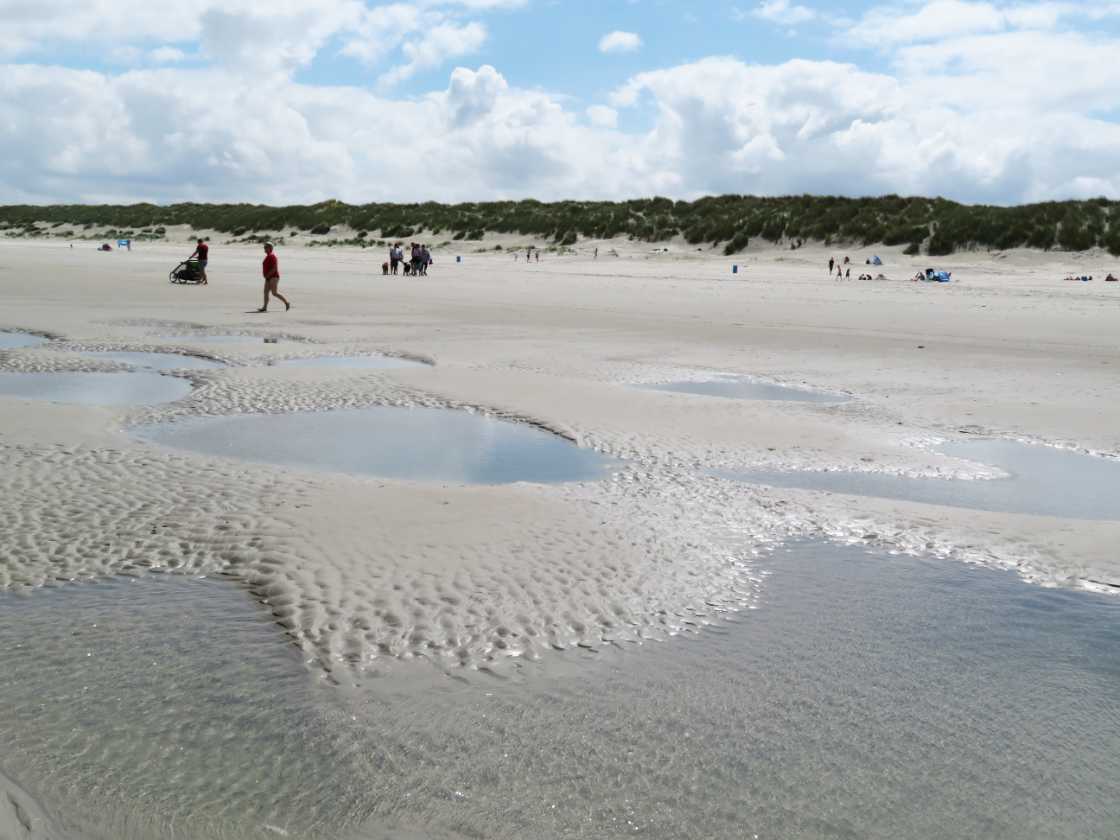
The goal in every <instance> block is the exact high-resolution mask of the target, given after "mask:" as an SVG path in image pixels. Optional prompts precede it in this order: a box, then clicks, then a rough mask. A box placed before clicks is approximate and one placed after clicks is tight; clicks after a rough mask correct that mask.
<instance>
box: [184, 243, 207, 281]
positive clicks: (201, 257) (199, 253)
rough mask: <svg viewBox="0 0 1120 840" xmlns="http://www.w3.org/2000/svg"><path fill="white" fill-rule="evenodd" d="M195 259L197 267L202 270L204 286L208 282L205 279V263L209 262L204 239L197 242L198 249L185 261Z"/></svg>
mask: <svg viewBox="0 0 1120 840" xmlns="http://www.w3.org/2000/svg"><path fill="white" fill-rule="evenodd" d="M195 257H198V267H199V268H200V269H201V270H202V284H203V285H204V286H205V285H206V284H207V283H209V282H210V281H209V279H207V277H206V263H208V262H210V246H209V245H207V244H206V240H205V239H200V240H198V247H197V248H195V249H194V253H193V254H191V255H190V256H189V257H187V259H188V260H193V259H194V258H195Z"/></svg>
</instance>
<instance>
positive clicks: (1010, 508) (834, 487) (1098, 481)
mask: <svg viewBox="0 0 1120 840" xmlns="http://www.w3.org/2000/svg"><path fill="white" fill-rule="evenodd" d="M939 451H941V452H943V453H945V454H946V455H952V456H954V457H957V458H965V459H967V460H970V461H975V462H978V463H982V464H988V465H991V466H996V467H999V468H1001V469H1003V470H1004V471H1006V472H1007V473H1008V474H1010V476H1011V477H1010V478H1005V479H991V480H987V479H985V480H961V479H956V480H953V479H938V478H907V477H901V476H893V475H887V474H883V473H869V472H816V471H811V470H791V471H788V472H777V471H753V470H748V471H720V472H718V473H717V474H718V475H720V476H722V477H724V478H733V479H737V480H742V481H749V482H751V483H754V484H766V485H770V486H773V487H790V488H799V489H804V490H827V491H831V492H834V493H850V494H852V495H856V496H876V497H879V498H884V499H900V500H903V501H910V502H926V503H929V504H935V505H947V506H949V507H963V508H971V509H974V510H990V511H995V512H997V513H1026V514H1033V515H1037V516H1060V517H1065V518H1069V519H1120V461H1116V460H1112V459H1108V458H1095V457H1092V456H1090V455H1082V454H1080V453H1077V452H1069V451H1067V450H1063V449H1055V448H1054V447H1050V446H1032V445H1029V444H1025V443H1017V442H1015V441H1008V440H976V441H964V442H961V443H954V444H950V445H947V446H943V447H941V448H940V450H939Z"/></svg>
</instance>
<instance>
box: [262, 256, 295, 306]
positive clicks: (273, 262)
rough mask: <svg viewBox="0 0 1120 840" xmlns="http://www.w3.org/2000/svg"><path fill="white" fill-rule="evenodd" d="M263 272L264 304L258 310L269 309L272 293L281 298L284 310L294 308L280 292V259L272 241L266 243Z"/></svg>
mask: <svg viewBox="0 0 1120 840" xmlns="http://www.w3.org/2000/svg"><path fill="white" fill-rule="evenodd" d="M261 273H262V274H264V305H263V306H262V307H261V308H260V309H258V310H257V311H258V312H267V311H268V296H269V295H270V294H271V295H272V296H273V297H275V298H280V300H281V301H282V302H283V304H284V311H285V312H287V311H288V310H289V309H291V308H292V305H291V304H290V303H288V299H287V298H286V297H284V296H283V295H282V294H280V261H279V260H277V259H276V254H274V253H273V250H272V243H271V242H266V243H265V245H264V262H263V263H261Z"/></svg>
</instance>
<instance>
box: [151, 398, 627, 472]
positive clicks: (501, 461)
mask: <svg viewBox="0 0 1120 840" xmlns="http://www.w3.org/2000/svg"><path fill="white" fill-rule="evenodd" d="M137 434H139V435H140V436H141V437H143V438H144V439H146V440H151V441H154V442H156V443H161V444H164V445H166V446H172V447H175V448H176V449H186V450H189V451H192V452H201V453H203V454H205V455H224V456H230V457H235V458H241V459H244V460H248V461H261V462H265V463H270V464H280V465H283V466H289V467H305V468H311V469H318V470H328V471H332V472H345V473H356V474H368V475H376V476H381V477H383V478H398V479H406V480H416V481H453V482H461V483H467V484H509V483H513V482H518V481H532V482H541V483H551V482H562V481H593V480H596V479H600V478H603V477H605V476H606V475H607V473H608V471H609V470H610V469H611V468H612V467H614V466H618V465H619V462H617V461H615V460H613V459H611V458H608V457H607V456H605V455H602V454H600V453H598V452H595V451H593V450H590V449H583V448H580V447H578V446H575V445H573V444H571V443H569V442H568V441H566V440H564V439H562V438H560V437H558V436H556V435H553V434H550V433H548V432H545V431H542V430H540V429H536V428H533V427H531V426H527V425H524V424H521V423H510V422H507V421H504V420H496V419H494V418H492V417H486V416H484V415H481V414H472V413H470V412H466V411H453V410H447V409H435V408H386V407H377V408H364V409H353V410H345V411H321V412H301V413H294V414H272V415H266V414H254V415H242V416H237V417H215V418H205V419H199V420H188V421H183V422H179V423H172V424H168V425H165V426H150V427H146V428H143V429H140V430H137Z"/></svg>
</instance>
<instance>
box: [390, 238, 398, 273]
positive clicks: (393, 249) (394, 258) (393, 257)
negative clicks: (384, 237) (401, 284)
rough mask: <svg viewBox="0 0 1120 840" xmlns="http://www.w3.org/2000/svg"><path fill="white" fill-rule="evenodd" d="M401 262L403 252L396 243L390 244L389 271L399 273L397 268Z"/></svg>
mask: <svg viewBox="0 0 1120 840" xmlns="http://www.w3.org/2000/svg"><path fill="white" fill-rule="evenodd" d="M400 264H401V252H400V249H399V248H398V247H397V246H396V245H390V246H389V271H390V272H392V273H393V274H396V273H397V269H398V268H400Z"/></svg>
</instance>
